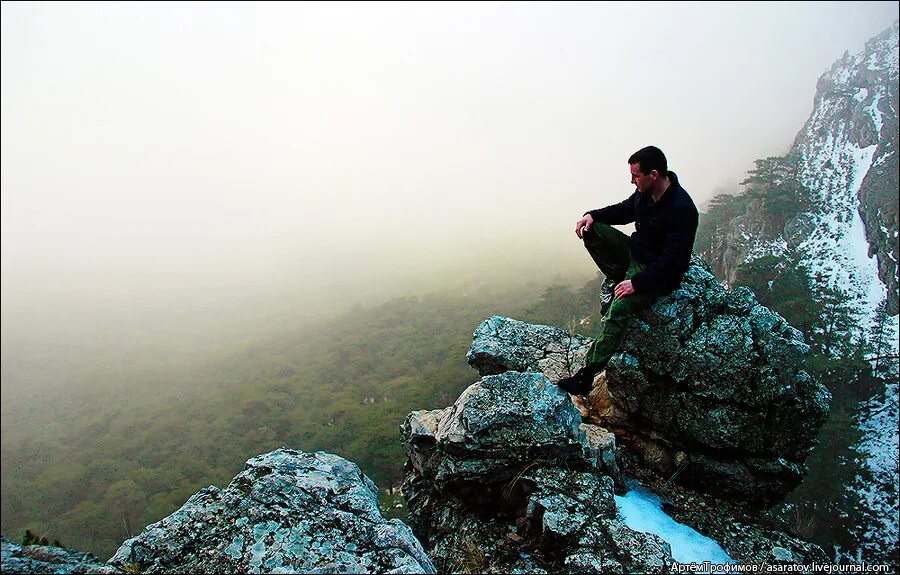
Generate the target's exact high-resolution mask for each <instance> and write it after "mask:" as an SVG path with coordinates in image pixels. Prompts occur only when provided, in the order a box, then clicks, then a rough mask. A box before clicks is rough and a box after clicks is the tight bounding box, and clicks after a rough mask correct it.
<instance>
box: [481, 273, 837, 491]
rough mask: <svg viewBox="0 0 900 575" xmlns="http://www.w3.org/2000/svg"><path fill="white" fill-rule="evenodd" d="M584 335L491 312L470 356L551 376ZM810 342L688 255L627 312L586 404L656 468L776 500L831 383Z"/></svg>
mask: <svg viewBox="0 0 900 575" xmlns="http://www.w3.org/2000/svg"><path fill="white" fill-rule="evenodd" d="M589 345H590V340H589V339H587V338H583V337H579V336H570V335H569V334H567V333H566V332H565V331H563V330H560V329H557V328H553V327H548V326H534V325H530V324H526V323H523V322H520V321H516V320H512V319H509V318H504V317H498V316H495V317H491V318H489V319H487V320H485V321H484V322H483V323H482V324H481V325H480V326H479V327H478V328H477V329H476V331H475V334H474V339H473V342H472V346H471V348H470V350H469V353H468V355H467V358H468V360H469V363H470V364H471V365H472V366H473V367H475V368H476V369H478V370H479V372H480V373H482V374H487V373H496V372H497V370H499V369H506V370H512V371H535V370H537V371H541V372H543V373H544V374H545V375H546V376H547V377H548V378H550V379H551V380H555V379H557V378H558V377H560V375H568V373H572V372H574V371H576V370H577V369H579V368H580V367H581V366H582V365H583V364H584V356H585V354H586V351H587V348H588V347H589ZM808 351H809V348H808V346H807V345H806V344H805V343H804V342H803V336H802V334H801V333H800V332H799V331H797V330H796V329H794V328H793V327H791V326H790V325H788V324H787V322H785V321H784V319H782V318H781V317H780V316H779V315H778V314H776V313H774V312H772V311H771V310H769V309H767V308H765V307H763V306H761V305H759V304H758V303H757V301H756V299H755V298H754V296H753V294H752V292H751V291H750V290H747V289H744V288H739V289H736V290H734V291H728V290H725V289H723V288H722V287H720V286H719V285H718V283H717V282H716V279H715V277H714V276H713V275H712V274H711V273H710V271H709V269H708V266H706V264H705V263H703V261H702V260H700V259H699V258H697V257H694V258H693V259H692V265H691V267H690V268H689V269H688V271H687V273H686V274H685V277H684V280H683V281H682V284H681V286H680V287H679V288H678V289H677V290H675V291H674V292H673V293H671V294H669V295H667V296H664V297H662V298H660V299H659V300H657V302H656V303H655V304H654V305H653V306H652V307H651V308H650V309H649V310H647V311H645V312H643V313H642V314H641V315H640V316H639V317H638V318H636V319H635V320H634V321H633V322H632V324H631V326H630V328H629V329H628V331H627V332H626V335H625V337H624V339H623V342H622V345H621V346H620V351H619V352H618V353H617V354H615V355H614V356H613V357H612V359H611V360H610V363H609V365H608V367H607V370H606V372H605V374H602V375H601V376H600V377H599V378H597V379H596V380H595V389H594V392H592V394H591V395H590V398H589V401H588V402H587V403H586V404H584V411H583V413H582V415H584V416H586V419H587V420H588V421H589V422H591V423H594V424H597V425H600V426H602V427H604V428H607V429H609V430H610V431H613V432H614V433H615V434H616V437H617V438H618V439H619V441H620V442H621V443H623V444H624V445H625V446H626V447H628V448H630V449H631V450H632V451H634V452H636V453H638V454H640V455H641V456H642V457H643V460H644V463H645V464H646V465H648V466H650V467H652V468H654V470H655V471H656V472H657V473H659V474H661V475H664V476H666V477H669V476H673V475H675V476H676V479H677V480H678V481H681V482H684V483H686V484H689V485H691V486H693V487H694V488H697V489H700V490H705V491H708V492H710V493H713V494H716V495H720V496H723V497H727V498H732V499H736V500H741V501H751V502H754V503H757V504H762V505H771V504H773V503H775V502H778V501H780V500H781V499H783V497H784V496H785V495H786V494H787V493H788V492H790V491H791V490H792V489H794V487H796V486H797V485H798V484H799V483H800V481H801V480H802V478H803V477H804V475H805V473H806V466H805V464H804V460H805V458H806V455H807V454H808V453H809V451H810V450H811V449H812V448H813V447H814V446H815V444H816V435H817V433H818V430H819V428H820V427H821V426H822V424H823V423H824V421H825V419H826V417H827V415H828V409H829V404H830V401H831V396H830V394H829V393H828V391H827V390H826V389H825V387H824V386H822V385H820V384H818V383H816V382H815V381H813V380H812V379H811V378H810V376H809V375H808V374H807V373H806V371H805V370H804V366H805V361H806V355H807V353H808ZM598 383H599V384H600V385H597V384H598Z"/></svg>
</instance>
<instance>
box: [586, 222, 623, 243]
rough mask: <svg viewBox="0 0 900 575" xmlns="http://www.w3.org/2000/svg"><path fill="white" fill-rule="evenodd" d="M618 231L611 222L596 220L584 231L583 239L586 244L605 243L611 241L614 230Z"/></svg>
mask: <svg viewBox="0 0 900 575" xmlns="http://www.w3.org/2000/svg"><path fill="white" fill-rule="evenodd" d="M616 231H618V230H616V229H615V228H614V227H612V226H611V225H609V224H602V223H599V222H594V223H593V224H591V227H590V228H589V229H588V230H587V232H585V233H584V235H583V236H582V239H583V240H584V243H585V244H592V245H596V244H603V243H605V242H607V241H609V240H610V239H611V238H612V235H613V232H616Z"/></svg>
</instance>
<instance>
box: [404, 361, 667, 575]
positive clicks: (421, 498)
mask: <svg viewBox="0 0 900 575" xmlns="http://www.w3.org/2000/svg"><path fill="white" fill-rule="evenodd" d="M401 436H402V438H403V442H404V445H405V447H406V450H407V454H408V456H409V461H408V463H407V466H406V472H407V473H406V479H405V481H404V484H403V493H404V496H405V497H406V498H407V502H408V507H409V518H410V522H411V524H412V526H413V530H414V531H415V532H416V533H417V535H418V536H419V537H420V538H422V537H424V539H423V540H422V541H423V544H424V545H425V547H426V549H428V551H429V553H430V555H431V556H432V558H433V559H434V560H435V561H436V563H437V565H438V566H439V567H441V570H442V571H459V570H468V571H469V572H472V571H475V572H494V573H507V572H530V573H541V572H548V571H568V572H573V571H574V572H584V571H587V572H601V571H612V572H623V571H624V572H643V573H660V572H664V571H666V570H668V567H669V565H670V564H671V560H672V557H671V550H670V547H669V544H668V543H666V542H664V541H663V540H661V539H659V538H658V537H656V536H655V535H649V534H645V533H640V532H636V531H633V530H631V529H630V528H628V527H627V526H626V525H625V524H624V523H623V522H622V521H621V520H620V519H618V518H617V517H616V505H615V501H614V490H615V480H614V479H613V477H612V476H613V475H615V476H616V477H618V469H617V468H616V466H615V457H614V449H615V439H614V437H612V435H611V434H610V433H608V432H606V431H605V430H602V429H600V428H597V427H596V426H592V425H587V424H583V423H581V418H580V416H579V415H578V412H577V411H576V409H575V407H574V405H573V404H572V402H571V401H570V399H569V397H568V395H567V394H565V393H564V392H562V391H561V390H560V389H559V388H558V387H556V386H555V385H553V384H551V383H550V382H549V381H548V380H547V378H546V377H544V376H543V375H542V374H540V373H517V372H509V371H508V372H506V373H503V374H500V375H493V376H492V375H488V376H485V377H483V378H482V379H481V381H479V382H477V383H474V384H473V385H471V386H470V387H469V388H468V389H466V390H465V391H464V392H463V393H462V395H461V396H460V397H459V399H458V400H457V401H456V403H455V404H454V405H453V406H452V407H448V408H446V409H442V410H436V411H416V412H413V413H411V414H410V415H409V416H408V417H407V419H406V421H405V422H404V424H403V426H402V428H401Z"/></svg>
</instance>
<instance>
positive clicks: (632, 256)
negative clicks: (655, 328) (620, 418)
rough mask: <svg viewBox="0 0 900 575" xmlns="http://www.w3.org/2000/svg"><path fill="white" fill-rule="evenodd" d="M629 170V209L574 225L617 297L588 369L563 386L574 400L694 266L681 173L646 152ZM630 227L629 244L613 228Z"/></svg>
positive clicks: (690, 207)
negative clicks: (631, 326) (645, 313)
mask: <svg viewBox="0 0 900 575" xmlns="http://www.w3.org/2000/svg"><path fill="white" fill-rule="evenodd" d="M628 164H629V166H630V167H631V183H632V184H634V185H635V186H636V187H637V189H636V190H635V192H634V193H633V194H632V195H631V196H630V197H629V198H628V199H626V200H625V201H624V202H621V203H618V204H614V205H611V206H607V207H605V208H602V209H599V210H593V211H590V212H585V214H584V217H583V218H581V219H580V220H578V222H577V223H576V224H575V234H576V235H577V236H578V237H579V238H581V239H583V240H584V247H585V248H587V251H588V253H589V254H590V255H591V257H592V258H593V259H594V262H595V263H596V264H597V267H598V268H600V271H601V272H603V275H605V276H606V280H607V281H612V282H614V283H615V289H614V292H613V293H614V296H615V297H614V299H612V301H611V302H610V305H609V306H608V307H607V309H606V310H605V314H604V321H603V331H602V333H601V334H600V336H599V337H598V338H597V339H596V340H595V341H594V343H593V345H592V346H591V348H590V350H588V354H587V358H586V360H585V363H586V365H585V366H584V367H583V368H582V369H580V370H578V371H577V372H576V373H575V375H573V376H571V377H566V378H563V379H561V380H559V381H558V382H557V385H559V387H560V388H562V389H563V390H565V391H567V392H569V393H571V394H573V395H581V394H587V393H588V392H590V391H591V386H592V384H593V381H594V376H596V375H597V374H598V373H600V372H601V371H603V370H604V369H606V364H607V363H608V362H609V359H610V358H611V357H612V356H613V354H614V353H615V352H616V348H617V347H618V345H619V343H620V342H621V340H622V336H623V334H624V333H625V328H626V327H627V326H628V321H629V320H630V319H631V318H632V317H634V315H635V314H637V313H638V312H639V311H641V310H643V309H646V308H648V307H650V305H651V304H653V302H654V301H655V300H656V298H658V297H659V296H661V295H663V294H666V293H669V292H671V291H672V290H674V289H675V288H676V287H678V284H680V283H681V278H682V277H683V276H684V272H685V271H687V268H688V265H689V263H690V259H691V250H692V248H693V246H694V236H695V234H696V233H697V219H698V214H697V208H696V207H695V206H694V202H693V201H692V200H691V197H690V196H689V195H688V193H687V192H686V191H685V190H684V188H682V187H681V185H680V184H679V183H678V176H676V175H675V172H670V171H668V166H667V162H666V156H665V154H663V152H662V150H660V149H659V148H656V147H654V146H647V147H646V148H642V149H640V150H638V151H637V152H635V153H634V154H632V155H631V157H630V158H628ZM632 222H634V228H635V231H634V233H633V234H631V237H630V238H629V237H628V236H626V235H625V234H623V233H622V232H620V231H619V230H616V229H614V228H613V227H611V226H612V225H624V224H630V223H632ZM601 313H603V309H602V307H601Z"/></svg>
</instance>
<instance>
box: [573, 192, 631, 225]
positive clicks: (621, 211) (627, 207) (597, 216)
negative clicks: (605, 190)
mask: <svg viewBox="0 0 900 575" xmlns="http://www.w3.org/2000/svg"><path fill="white" fill-rule="evenodd" d="M635 194H640V192H635V193H634V194H632V195H631V196H629V197H628V198H626V199H625V201H623V202H619V203H618V204H613V205H611V206H606V207H605V208H600V209H599V210H591V211H589V212H584V215H588V214H590V215H591V217H592V218H594V223H601V224H609V225H611V226H622V225H625V224H630V223H631V222H633V221H634V220H635V214H634V203H635V200H636V198H635V197H634V196H635Z"/></svg>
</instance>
